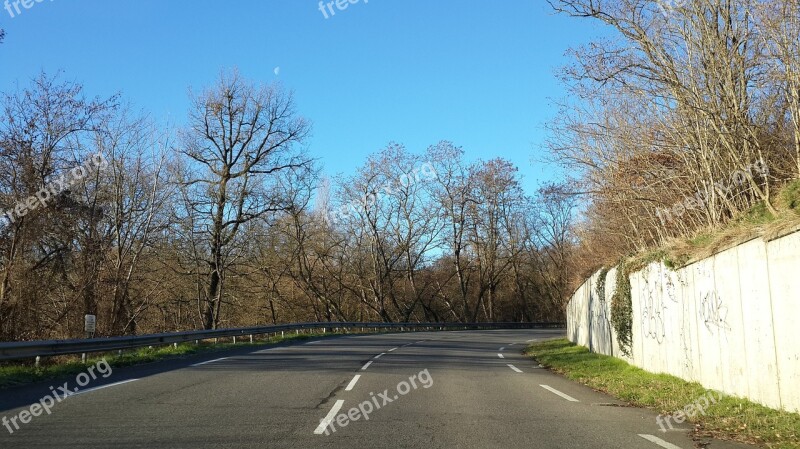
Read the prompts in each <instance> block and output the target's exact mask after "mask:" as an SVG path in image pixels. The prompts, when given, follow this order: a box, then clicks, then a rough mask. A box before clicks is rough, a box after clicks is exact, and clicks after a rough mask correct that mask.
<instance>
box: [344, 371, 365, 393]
mask: <svg viewBox="0 0 800 449" xmlns="http://www.w3.org/2000/svg"><path fill="white" fill-rule="evenodd" d="M358 379H361V374H356V377H354V378H353V380H351V381H350V383H349V384H347V388H345V389H344V391H352V390H353V388H354V387H355V386H356V383H357V382H358Z"/></svg>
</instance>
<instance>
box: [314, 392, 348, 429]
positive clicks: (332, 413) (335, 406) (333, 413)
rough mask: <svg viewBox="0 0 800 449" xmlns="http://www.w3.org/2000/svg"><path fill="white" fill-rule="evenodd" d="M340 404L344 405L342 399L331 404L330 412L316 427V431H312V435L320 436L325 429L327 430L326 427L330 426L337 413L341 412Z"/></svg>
mask: <svg viewBox="0 0 800 449" xmlns="http://www.w3.org/2000/svg"><path fill="white" fill-rule="evenodd" d="M342 404H344V399H339V400H337V401H336V403H335V404H333V408H331V411H329V412H328V415H327V416H325V419H323V420H322V422H320V423H319V425H318V426H317V429H316V430H314V435H322V434H323V433H324V432H325V429H327V428H328V426H329V425H331V422H332V421H333V418H334V417H335V416H336V414H337V413H339V410H341V408H342Z"/></svg>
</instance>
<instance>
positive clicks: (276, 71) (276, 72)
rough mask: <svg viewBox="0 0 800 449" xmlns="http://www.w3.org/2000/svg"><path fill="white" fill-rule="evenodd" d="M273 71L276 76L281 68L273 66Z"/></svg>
mask: <svg viewBox="0 0 800 449" xmlns="http://www.w3.org/2000/svg"><path fill="white" fill-rule="evenodd" d="M273 72H275V76H278V75H280V74H281V68H280V67H275V70H273Z"/></svg>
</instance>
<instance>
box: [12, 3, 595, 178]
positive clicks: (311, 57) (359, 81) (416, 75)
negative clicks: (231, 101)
mask: <svg viewBox="0 0 800 449" xmlns="http://www.w3.org/2000/svg"><path fill="white" fill-rule="evenodd" d="M2 1H4V0H0V6H2V3H1V2H2ZM12 1H13V0H12ZM318 4H319V1H318V0H234V1H211V0H191V1H189V0H160V1H154V0H135V1H134V0H126V1H119V0H115V1H109V0H53V1H51V0H44V1H43V2H42V3H36V4H35V5H34V6H33V7H32V8H31V9H29V10H23V11H22V14H19V15H17V16H16V17H14V18H11V17H10V15H9V13H8V12H7V11H5V10H0V28H4V29H5V30H6V33H7V36H6V40H5V43H4V44H2V45H0V90H7V89H13V88H14V87H15V86H16V85H17V84H25V83H27V82H28V80H29V79H30V78H32V77H34V76H35V75H36V74H37V73H39V72H40V71H41V70H44V71H46V72H48V73H54V72H56V71H58V70H62V71H63V72H64V74H65V75H64V77H65V78H66V79H69V80H74V81H78V82H81V83H83V84H84V85H85V86H86V88H87V91H88V92H89V93H91V94H92V95H95V94H96V95H104V96H105V95H110V94H113V93H115V92H121V93H122V94H123V96H124V97H125V99H126V100H128V101H130V102H131V103H132V104H133V105H134V106H135V107H137V108H141V109H142V110H144V111H147V112H148V113H150V114H151V115H152V116H153V117H154V118H156V119H158V120H169V121H171V122H172V123H173V124H175V125H180V124H182V123H183V121H184V119H185V117H186V112H187V108H188V101H187V93H188V88H189V87H195V88H201V87H203V86H204V85H207V84H209V83H211V82H213V81H214V79H215V78H216V76H217V75H218V74H219V72H220V70H221V69H226V68H232V67H238V68H239V70H240V72H241V73H242V74H243V75H244V76H246V77H248V78H250V79H253V80H256V81H263V82H271V81H280V82H281V83H282V84H283V85H284V86H285V87H287V88H289V89H292V90H293V91H294V92H295V95H296V100H297V104H298V109H299V111H300V113H301V114H302V115H304V116H306V117H307V118H308V119H310V120H311V121H312V123H313V126H314V127H313V135H312V138H311V140H310V142H309V144H310V146H309V148H310V151H311V154H312V155H313V156H315V157H318V158H320V160H321V162H322V163H323V166H324V168H325V171H326V172H327V173H328V174H331V175H332V174H336V173H340V172H343V173H350V172H352V170H353V169H354V168H355V167H356V166H358V165H360V164H361V163H362V162H364V160H365V158H366V156H367V155H368V154H370V153H373V152H375V151H377V150H380V149H382V148H384V147H385V146H386V144H387V143H389V142H390V141H395V142H399V143H403V144H405V145H406V146H407V147H408V148H409V149H410V150H412V151H414V152H421V151H423V150H424V149H425V148H427V147H428V146H429V145H431V144H434V143H436V142H438V141H439V140H451V141H453V142H455V143H456V144H458V145H461V146H463V147H464V149H465V150H466V151H467V155H468V157H469V158H470V159H478V158H483V159H489V158H492V157H497V156H502V157H505V158H508V159H510V160H511V161H513V162H514V163H516V164H517V165H518V166H519V167H520V169H521V173H522V174H523V176H524V179H525V187H526V190H527V191H528V192H529V193H532V192H533V189H534V188H535V186H536V185H537V183H538V182H540V181H543V180H547V179H552V178H553V177H555V176H557V175H556V174H555V173H553V170H554V169H555V167H547V166H542V165H541V164H538V163H535V162H533V160H534V159H535V158H537V157H538V156H539V155H540V154H541V152H542V151H544V150H543V148H542V147H543V142H544V140H545V137H546V133H545V130H544V129H543V125H544V124H545V123H546V122H547V121H548V120H549V119H550V118H551V117H552V116H553V114H554V113H555V110H554V108H553V107H552V101H551V100H552V99H558V98H561V97H563V96H564V95H565V93H564V89H563V87H562V86H561V85H560V84H559V82H558V81H557V80H556V78H555V76H554V73H555V71H556V69H557V68H558V67H560V66H562V65H563V64H565V63H566V62H568V61H567V59H566V58H565V56H564V53H565V51H566V50H567V48H568V47H570V46H575V45H578V44H580V43H585V42H587V41H588V40H589V39H590V38H591V37H593V36H596V35H597V34H598V33H599V30H598V29H597V28H595V27H594V26H593V25H592V24H591V23H590V22H588V21H582V20H578V19H571V18H568V17H563V16H556V15H554V14H553V13H552V12H551V10H550V8H549V6H548V5H547V3H546V2H545V1H544V0H494V1H489V0H485V1H478V0H475V1H457V0H369V2H368V3H365V2H364V0H360V1H359V2H358V3H356V4H352V5H349V6H348V8H347V9H346V10H344V11H338V10H337V12H336V15H335V16H332V17H329V18H328V19H325V17H324V16H323V14H322V12H320V10H319V9H318ZM276 67H280V70H279V73H278V74H277V75H276V74H275V68H276Z"/></svg>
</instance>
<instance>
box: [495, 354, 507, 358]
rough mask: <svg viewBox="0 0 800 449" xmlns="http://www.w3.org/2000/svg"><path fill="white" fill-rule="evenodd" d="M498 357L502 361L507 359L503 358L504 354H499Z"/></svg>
mask: <svg viewBox="0 0 800 449" xmlns="http://www.w3.org/2000/svg"><path fill="white" fill-rule="evenodd" d="M497 356H498V357H500V358H501V359H504V358H505V357H503V354H497Z"/></svg>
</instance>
